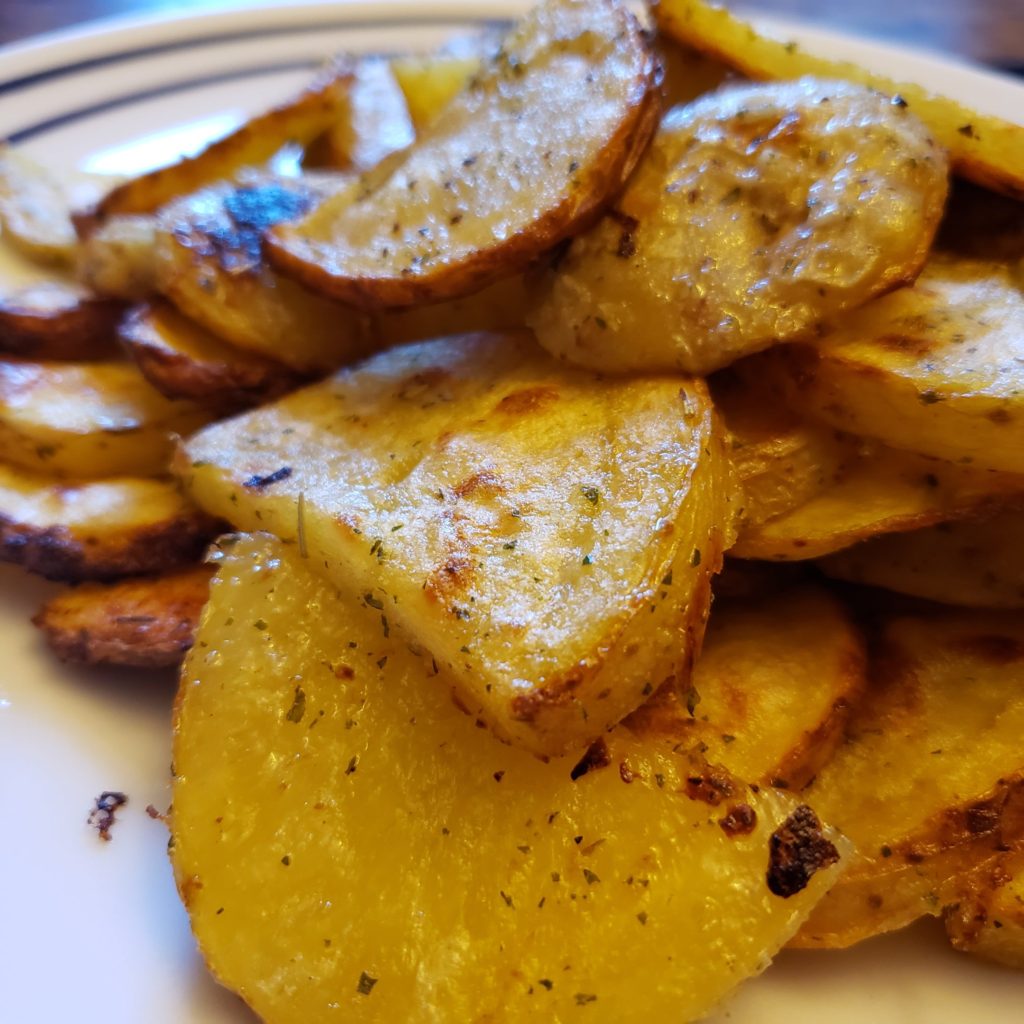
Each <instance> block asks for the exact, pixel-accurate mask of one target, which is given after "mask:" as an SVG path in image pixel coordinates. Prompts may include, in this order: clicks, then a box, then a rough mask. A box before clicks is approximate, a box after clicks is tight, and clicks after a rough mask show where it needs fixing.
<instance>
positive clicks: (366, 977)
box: [356, 971, 377, 996]
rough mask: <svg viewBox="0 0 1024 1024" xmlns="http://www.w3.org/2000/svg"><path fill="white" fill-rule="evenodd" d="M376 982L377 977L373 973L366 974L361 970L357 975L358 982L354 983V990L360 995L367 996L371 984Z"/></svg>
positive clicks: (371, 989) (370, 990)
mask: <svg viewBox="0 0 1024 1024" xmlns="http://www.w3.org/2000/svg"><path fill="white" fill-rule="evenodd" d="M376 984H377V979H376V978H375V977H373V975H370V974H367V973H366V971H363V972H362V973H361V974H360V975H359V984H358V985H356V991H357V992H358V993H359V994H360V995H361V996H368V995H369V994H370V993H371V992H372V991H373V986H374V985H376Z"/></svg>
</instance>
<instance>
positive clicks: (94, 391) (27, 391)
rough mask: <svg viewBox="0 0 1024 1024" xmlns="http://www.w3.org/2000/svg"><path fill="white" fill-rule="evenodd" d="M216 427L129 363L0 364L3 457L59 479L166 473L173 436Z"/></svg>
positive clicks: (206, 414) (205, 414)
mask: <svg viewBox="0 0 1024 1024" xmlns="http://www.w3.org/2000/svg"><path fill="white" fill-rule="evenodd" d="M210 419H211V414H210V413H209V412H207V411H205V410H203V409H201V408H199V407H198V406H197V405H194V404H192V403H191V402H180V401H171V400H170V399H167V398H164V396H163V395H161V394H160V392H158V391H157V390H156V389H155V388H153V387H151V386H150V385H149V384H148V383H147V381H146V379H145V378H144V377H143V376H142V374H141V373H139V371H138V369H137V368H136V367H135V366H133V365H132V364H131V363H127V362H125V363H119V362H95V363H35V362H25V361H22V360H15V359H7V360H0V452H2V453H3V458H4V460H6V461H7V462H11V463H14V464H15V465H17V466H21V467H23V468H25V469H29V470H35V471H37V472H42V473H49V474H51V475H53V476H58V477H73V478H76V479H93V480H94V479H97V478H99V477H108V476H120V475H139V476H159V475H160V474H163V473H166V472H167V463H168V460H169V458H170V453H171V448H172V435H174V434H188V433H191V432H192V431H193V430H195V429H196V428H197V427H200V426H202V425H203V424H204V423H207V422H208V421H209V420H210Z"/></svg>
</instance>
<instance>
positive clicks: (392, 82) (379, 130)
mask: <svg viewBox="0 0 1024 1024" xmlns="http://www.w3.org/2000/svg"><path fill="white" fill-rule="evenodd" d="M414 137H415V135H414V131H413V124H412V120H411V118H410V116H409V108H408V107H407V106H406V103H405V97H404V95H403V94H402V90H401V88H400V87H399V85H398V82H397V80H396V79H395V75H394V73H393V71H392V70H391V66H390V65H389V64H388V62H387V61H386V60H384V59H383V58H380V57H365V58H363V59H361V60H358V61H356V62H354V65H353V74H352V81H351V82H350V83H349V87H348V90H347V92H346V95H345V102H344V109H343V111H342V114H341V117H340V118H339V119H338V121H337V123H336V124H334V125H332V126H331V127H330V128H329V129H328V130H327V131H326V132H324V133H323V135H321V136H319V137H318V138H316V139H314V140H313V141H312V142H311V143H310V144H309V146H308V147H307V148H306V152H305V154H304V155H303V161H302V162H303V165H304V166H306V167H327V168H334V169H336V170H341V171H358V172H362V171H368V170H370V169H371V168H373V167H376V166H377V165H378V164H379V163H380V162H381V160H383V159H384V158H385V157H386V156H388V155H389V154H391V153H395V152H397V151H398V150H401V149H405V147H406V146H408V145H410V144H411V143H412V141H413V139H414Z"/></svg>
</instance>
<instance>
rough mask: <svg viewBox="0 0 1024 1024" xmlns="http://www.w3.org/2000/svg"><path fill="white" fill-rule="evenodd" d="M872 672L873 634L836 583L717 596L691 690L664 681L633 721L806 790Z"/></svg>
mask: <svg viewBox="0 0 1024 1024" xmlns="http://www.w3.org/2000/svg"><path fill="white" fill-rule="evenodd" d="M865 681H866V680H865V652H864V642H863V640H862V638H861V636H860V633H859V631H858V630H857V628H856V627H855V626H854V624H853V622H852V621H851V619H850V616H849V614H848V613H847V612H846V609H845V608H843V606H842V604H841V603H840V602H839V601H838V600H836V598H834V597H832V596H831V595H830V594H829V593H828V591H827V590H824V589H823V588H821V587H815V586H807V587H798V588H790V589H788V590H787V589H783V590H781V591H779V590H776V591H775V592H773V593H771V594H767V595H764V596H761V597H758V598H756V599H753V600H746V601H736V600H733V601H720V600H716V601H715V606H714V612H713V613H712V615H711V618H710V619H709V621H708V630H707V634H706V636H705V638H704V649H703V652H702V653H701V656H700V659H699V660H698V662H697V664H696V666H695V667H694V670H693V676H692V679H691V683H690V689H689V691H688V692H687V693H686V694H685V695H683V696H680V695H679V694H678V692H677V691H676V690H675V689H674V688H673V687H671V686H666V687H663V688H662V689H660V690H659V691H658V692H657V693H656V694H655V695H654V696H653V697H652V698H651V700H650V701H648V702H647V703H646V704H644V705H642V706H641V707H639V708H638V709H637V710H636V711H634V712H633V713H632V714H631V715H630V716H629V717H628V718H627V719H626V720H625V724H626V725H627V726H628V727H629V728H630V729H633V730H635V731H638V732H639V733H640V734H642V735H655V734H657V733H663V734H665V735H667V736H672V737H673V738H674V740H675V741H677V742H679V741H681V742H684V743H685V744H686V745H687V746H694V745H696V744H698V743H699V744H700V749H701V751H702V752H703V754H704V756H705V757H706V758H707V759H708V761H710V762H712V763H713V764H720V765H724V766H725V767H726V768H727V769H728V770H729V771H730V772H731V773H732V774H733V775H735V776H737V777H738V778H742V779H750V780H751V781H754V782H762V783H765V784H767V785H771V786H775V787H777V788H780V789H793V790H799V789H802V788H803V787H804V786H806V785H807V783H809V782H810V781H811V779H813V778H814V776H815V775H816V774H817V772H818V770H819V769H820V768H821V766H822V765H823V764H824V763H825V762H826V761H827V760H828V759H829V758H830V757H831V756H832V754H833V753H834V751H835V749H836V747H837V746H838V745H839V744H840V743H841V742H842V739H843V727H844V725H845V724H846V720H847V718H848V716H849V714H850V711H851V709H852V708H853V707H855V706H856V704H857V702H858V700H859V699H860V696H861V693H862V691H863V689H864V685H865Z"/></svg>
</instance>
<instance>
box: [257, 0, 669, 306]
mask: <svg viewBox="0 0 1024 1024" xmlns="http://www.w3.org/2000/svg"><path fill="white" fill-rule="evenodd" d="M659 74H660V72H659V67H658V63H657V61H656V59H655V57H654V55H653V53H652V52H651V50H650V48H649V46H648V44H647V42H646V40H645V39H644V37H643V35H642V33H641V31H640V28H639V25H638V24H637V23H636V22H635V20H634V19H633V16H632V15H631V14H630V13H629V12H628V11H627V10H626V9H625V7H624V6H622V5H620V3H619V2H618V0H595V2H587V3H584V2H583V0H559V2H556V3H549V4H546V5H542V6H540V7H538V8H536V9H535V10H534V11H533V12H531V13H530V14H529V15H527V16H526V17H525V18H524V19H523V20H522V21H521V22H520V23H519V24H518V26H517V27H516V28H514V29H513V30H512V32H511V34H510V35H509V36H508V37H507V38H506V40H505V41H504V43H503V45H502V48H501V49H500V50H499V51H498V53H497V54H496V55H494V56H492V57H491V59H490V60H489V61H488V62H487V63H485V65H484V67H483V68H482V70H481V71H480V72H479V73H478V74H477V75H476V76H475V77H474V78H473V79H472V81H471V82H470V84H469V85H468V86H467V87H466V89H465V90H463V91H462V92H461V93H459V94H458V95H457V96H456V97H455V98H454V99H452V101H451V102H450V103H449V104H448V105H447V106H446V107H445V108H444V110H443V111H442V113H441V114H440V115H439V117H438V119H437V120H436V121H435V122H434V123H433V124H432V125H431V127H430V128H429V129H428V130H427V131H426V133H425V134H424V135H423V136H422V137H421V138H420V140H419V141H418V143H417V144H416V145H415V146H413V147H412V148H411V149H410V150H409V151H408V155H407V157H406V159H405V160H404V161H402V162H401V163H400V164H399V166H398V168H397V169H396V170H395V171H394V173H392V174H391V175H390V176H389V177H388V178H387V179H386V180H385V181H383V182H382V183H380V184H378V185H377V187H375V188H369V189H367V193H368V194H366V195H365V196H363V197H358V198H357V199H356V200H355V201H353V200H352V199H351V197H349V196H343V197H340V198H339V199H336V200H330V199H329V200H327V201H326V202H324V203H323V204H321V206H320V207H319V208H318V209H317V210H315V211H314V212H313V213H312V214H310V216H309V217H307V218H306V219H305V220H303V221H300V222H298V223H297V224H294V225H281V226H279V227H277V228H275V229H273V230H272V231H271V232H270V233H269V235H268V237H267V246H268V250H267V251H268V256H269V258H270V259H271V261H272V262H273V263H274V264H275V265H276V266H277V267H278V268H279V269H280V270H282V271H283V272H285V273H287V274H289V275H292V276H294V277H296V278H298V279H299V280H301V281H303V282H305V283H306V284H308V285H309V286H310V287H312V288H316V289H319V290H322V291H324V292H326V293H327V294H330V295H333V296H334V297H335V298H338V299H341V300H342V301H344V302H347V303H349V304H351V305H353V306H357V307H360V308H363V309H380V308H389V307H400V306H410V305H415V304H419V303H424V302H436V301H439V300H442V299H452V298H458V297H459V296H462V295H467V294H470V293H471V292H473V291H476V290H478V289H480V288H482V287H483V286H484V285H486V284H488V283H490V282H491V281H494V280H496V279H497V278H499V277H503V276H507V275H510V274H513V273H515V272H517V271H519V270H522V269H523V268H524V267H525V266H526V264H527V263H528V262H530V261H531V260H532V259H534V258H535V257H536V256H538V255H539V254H541V253H543V252H544V251H546V250H547V249H549V248H551V247H552V246H553V245H555V244H557V243H558V242H560V241H561V240H562V239H564V238H566V237H568V236H569V235H570V234H572V233H573V232H574V231H578V230H579V229H580V228H581V227H582V226H584V225H585V224H586V223H587V222H588V221H589V220H591V219H592V218H593V217H594V216H595V215H596V214H597V212H598V211H599V210H600V208H601V206H602V205H603V204H604V202H605V201H606V200H607V198H608V197H609V195H610V194H612V193H613V192H615V191H616V190H617V189H618V188H619V187H620V186H621V184H622V181H623V180H624V179H625V178H626V177H627V176H628V175H629V173H630V172H631V171H632V169H633V167H634V165H635V163H636V161H637V159H638V157H639V155H640V153H641V152H642V150H643V148H644V146H645V145H646V143H647V141H648V139H649V138H650V135H651V133H652V132H653V130H654V127H655V125H656V122H657V117H658V114H659V108H660V103H659V98H658V90H657V85H658V81H659Z"/></svg>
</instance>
